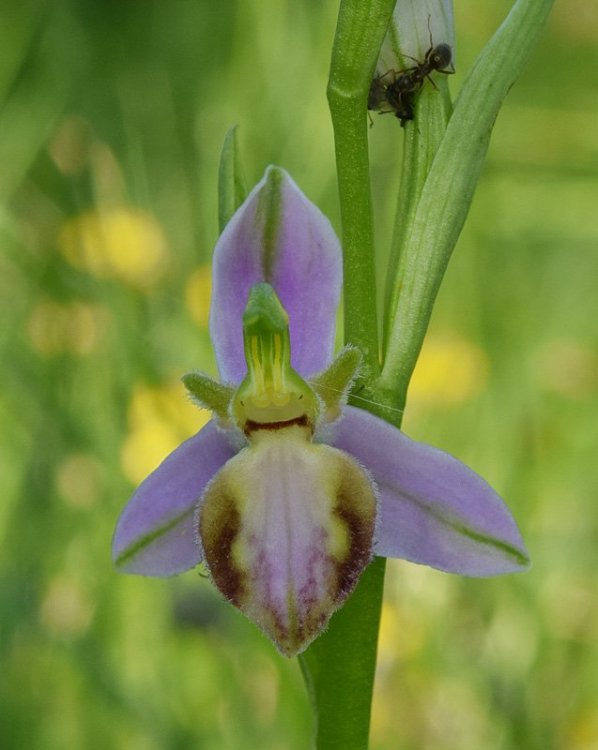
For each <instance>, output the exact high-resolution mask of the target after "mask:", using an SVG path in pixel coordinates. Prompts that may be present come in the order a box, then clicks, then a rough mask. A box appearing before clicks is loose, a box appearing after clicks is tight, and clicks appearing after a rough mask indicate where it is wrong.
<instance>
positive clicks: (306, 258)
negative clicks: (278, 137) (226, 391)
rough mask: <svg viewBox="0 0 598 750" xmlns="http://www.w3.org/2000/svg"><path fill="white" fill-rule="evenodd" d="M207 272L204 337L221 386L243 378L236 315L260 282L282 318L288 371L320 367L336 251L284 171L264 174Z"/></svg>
mask: <svg viewBox="0 0 598 750" xmlns="http://www.w3.org/2000/svg"><path fill="white" fill-rule="evenodd" d="M213 265H214V268H213V276H214V282H213V289H212V305H211V312H210V331H211V334H212V341H213V342H214V348H215V351H216V359H217V362H218V368H219V371H220V376H221V378H222V380H223V381H225V382H231V383H239V382H240V381H241V379H242V378H243V376H244V375H245V372H246V369H247V368H246V365H245V358H244V349H243V325H242V320H243V311H244V309H245V305H246V304H247V298H248V295H249V290H250V289H251V288H252V287H253V286H254V285H255V284H258V283H260V282H264V281H265V282H267V283H269V284H271V285H272V287H273V288H274V290H275V291H276V294H277V295H278V297H279V298H280V301H281V302H282V305H283V307H284V308H285V310H286V311H287V313H288V315H289V319H290V336H291V351H292V365H293V367H294V368H295V370H297V371H298V372H300V373H301V374H302V375H305V376H307V375H313V374H314V373H316V372H319V371H320V370H323V369H324V368H325V367H326V365H327V364H328V363H329V361H330V359H331V358H332V351H333V345H334V331H335V322H336V319H335V313H336V308H337V306H338V301H339V297H340V287H341V281H342V264H341V249H340V244H339V241H338V239H337V237H336V235H335V233H334V230H333V229H332V227H331V225H330V222H329V221H328V219H327V218H326V217H325V216H324V215H323V214H322V213H321V211H320V210H319V209H318V208H317V207H316V206H315V205H314V204H313V203H311V202H310V201H309V200H307V198H306V197H305V196H304V195H303V193H302V192H301V191H300V190H299V188H298V187H297V185H296V184H295V183H294V182H293V180H292V179H291V178H290V177H289V175H288V174H287V173H286V172H285V171H284V170H282V169H278V168H277V167H269V168H268V169H267V170H266V174H265V176H264V178H263V179H262V181H261V182H260V183H259V184H258V185H256V187H255V188H254V189H253V190H252V192H251V193H250V194H249V196H248V197H247V200H246V201H245V202H244V203H243V204H242V206H241V207H240V208H239V209H238V211H237V212H236V213H235V214H234V216H233V217H232V219H231V220H230V221H229V223H228V224H227V225H226V227H225V229H224V231H223V232H222V235H221V236H220V239H219V240H218V243H217V245H216V248H215V250H214V260H213Z"/></svg>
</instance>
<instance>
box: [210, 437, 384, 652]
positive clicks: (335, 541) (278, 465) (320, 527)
mask: <svg viewBox="0 0 598 750" xmlns="http://www.w3.org/2000/svg"><path fill="white" fill-rule="evenodd" d="M260 433H261V434H259V435H257V436H256V435H254V436H253V437H252V443H251V445H250V446H249V447H247V448H244V449H243V450H242V451H241V452H240V453H239V454H238V455H237V456H235V457H234V458H232V459H231V460H230V461H229V462H228V463H227V464H226V466H225V467H224V468H223V469H222V471H220V472H219V473H218V474H217V475H216V477H215V478H214V479H213V481H212V482H211V483H210V485H209V486H208V488H207V490H206V493H205V496H204V498H203V500H202V503H201V506H200V515H199V530H200V535H201V540H202V546H203V549H204V552H205V561H206V563H207V565H208V567H209V569H210V572H211V574H212V577H213V579H214V583H215V584H216V586H217V587H218V588H219V589H220V591H221V592H222V593H223V594H224V596H226V598H227V599H229V600H230V601H231V602H232V603H233V604H235V605H236V606H237V607H239V609H240V610H241V611H242V612H244V614H245V615H247V617H249V618H250V619H251V620H253V621H254V622H255V623H256V624H257V625H259V626H260V627H261V628H262V629H263V630H264V631H265V633H266V634H267V635H268V636H269V637H270V638H271V639H272V640H273V641H274V643H275V644H276V646H277V647H278V648H279V650H280V651H281V652H282V653H283V654H285V655H287V656H293V655H294V654H296V653H298V652H300V651H302V650H303V649H304V648H306V646H307V645H308V644H309V643H310V642H311V641H312V640H313V639H314V638H315V637H316V636H317V635H318V633H319V632H320V631H321V630H322V629H323V628H324V627H325V626H326V624H327V622H328V620H329V618H330V616H331V614H332V613H333V612H334V610H335V609H337V607H339V605H340V604H341V603H342V602H343V601H344V600H345V599H346V598H347V596H348V595H349V593H350V592H351V591H352V590H353V588H354V586H355V584H356V582H357V579H358V578H359V575H360V574H361V572H362V571H363V569H364V567H365V566H366V565H367V564H368V562H369V561H370V559H371V554H372V539H373V534H374V524H375V516H376V496H375V493H374V489H373V487H372V484H371V482H370V480H369V478H368V477H367V475H366V474H365V472H364V471H363V470H362V469H361V468H360V467H359V465H358V464H357V462H356V461H354V460H353V459H352V458H351V457H350V456H347V455H346V454H344V453H343V452H341V451H339V450H337V449H335V448H332V447H330V446H327V445H316V444H313V443H311V442H309V441H308V439H307V438H306V431H305V429H304V428H301V427H297V426H293V427H286V428H283V429H277V430H272V431H268V430H262V431H260Z"/></svg>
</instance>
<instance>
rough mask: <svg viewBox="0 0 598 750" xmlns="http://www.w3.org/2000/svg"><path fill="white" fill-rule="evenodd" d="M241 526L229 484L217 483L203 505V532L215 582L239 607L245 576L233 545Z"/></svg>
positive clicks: (201, 525)
mask: <svg viewBox="0 0 598 750" xmlns="http://www.w3.org/2000/svg"><path fill="white" fill-rule="evenodd" d="M222 484H224V483H222ZM240 526H241V519H240V516H239V511H238V509H237V506H236V504H235V501H234V497H233V496H232V494H230V493H229V492H227V488H226V485H224V486H220V483H218V482H216V483H215V484H213V485H212V487H211V488H210V489H209V490H208V494H207V496H206V498H205V500H204V503H203V505H202V508H201V513H200V521H199V533H200V536H201V542H202V545H203V550H204V554H205V558H206V562H207V564H208V567H209V569H210V573H211V574H212V578H213V579H214V583H215V584H216V586H217V587H218V588H219V589H220V591H221V592H222V593H223V594H224V596H225V597H226V598H227V599H228V600H229V601H231V602H232V603H233V604H235V605H236V606H238V607H239V606H241V603H242V600H243V598H244V596H245V576H244V575H243V573H242V572H241V571H240V570H239V569H238V568H237V567H236V565H235V561H234V558H233V555H232V549H231V548H232V545H233V543H234V541H235V539H236V538H237V536H238V534H239V530H240Z"/></svg>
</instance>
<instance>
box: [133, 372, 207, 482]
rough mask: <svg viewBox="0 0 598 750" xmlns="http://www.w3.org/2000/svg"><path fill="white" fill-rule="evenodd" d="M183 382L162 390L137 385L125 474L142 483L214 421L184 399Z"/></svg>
mask: <svg viewBox="0 0 598 750" xmlns="http://www.w3.org/2000/svg"><path fill="white" fill-rule="evenodd" d="M184 393H185V389H184V388H183V385H182V383H180V382H179V381H173V382H169V383H166V384H164V385H162V386H159V387H150V386H146V385H142V384H138V385H136V386H135V388H134V390H133V396H132V398H131V403H130V405H129V426H130V431H129V434H128V435H127V437H126V438H125V441H124V443H123V446H122V450H121V464H122V467H123V471H124V473H125V475H126V477H127V479H129V480H130V481H131V482H132V483H133V484H139V483H140V482H141V481H142V480H143V479H145V477H146V476H147V475H148V474H149V473H150V472H152V471H153V470H154V469H155V468H156V467H157V466H158V464H160V462H161V461H162V460H163V459H164V458H166V456H167V455H168V454H169V453H170V452H171V451H173V450H174V449H175V448H176V447H177V446H178V445H179V444H180V443H181V441H182V440H186V439H187V438H189V437H191V435H194V434H195V433H196V432H197V431H198V430H199V429H200V428H201V427H203V426H204V425H205V424H206V423H207V422H208V421H209V419H210V416H211V415H210V412H209V411H206V410H204V409H198V408H197V407H196V406H194V405H193V404H192V403H191V401H189V400H188V399H186V398H184Z"/></svg>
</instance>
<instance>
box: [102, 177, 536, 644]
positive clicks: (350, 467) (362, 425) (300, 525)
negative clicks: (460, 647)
mask: <svg viewBox="0 0 598 750" xmlns="http://www.w3.org/2000/svg"><path fill="white" fill-rule="evenodd" d="M341 280H342V264H341V250H340V246H339V243H338V240H337V238H336V236H335V234H334V231H333V230H332V228H331V226H330V224H329V222H328V220H327V219H326V218H325V217H324V216H323V215H322V214H321V212H320V211H319V210H318V209H317V208H316V207H315V206H314V205H313V204H312V203H310V202H309V201H308V200H307V199H306V197H305V196H304V195H303V194H302V193H301V191H300V190H299V189H298V187H297V186H296V185H295V183H294V182H293V181H292V180H291V178H290V177H289V176H288V175H287V174H286V173H285V172H284V171H282V170H280V169H278V168H275V167H270V168H269V169H268V170H267V171H266V174H265V176H264V178H263V180H262V181H261V182H260V183H259V184H258V185H257V186H256V187H255V188H254V190H253V191H252V192H251V193H250V195H249V196H248V197H247V199H246V201H245V202H244V203H243V205H242V206H241V207H240V208H239V209H238V211H237V212H236V213H235V215H234V216H233V217H232V219H231V220H230V222H229V223H228V225H227V226H226V228H225V229H224V231H223V233H222V235H221V237H220V239H219V241H218V243H217V245H216V249H215V251H214V259H213V292H212V307H211V316H210V329H211V335H212V339H213V343H214V347H215V352H216V358H217V363H218V368H219V372H220V377H221V381H220V382H217V381H215V380H211V379H210V378H208V377H207V376H206V375H204V374H202V373H199V372H196V373H190V374H188V375H186V376H185V377H184V378H183V381H184V383H185V385H186V387H187V388H188V390H189V391H190V393H191V395H192V397H193V398H194V399H195V400H196V401H197V402H198V403H199V404H200V405H202V406H204V407H208V408H210V409H211V410H212V413H213V419H212V420H211V421H210V422H209V423H208V424H207V425H206V426H205V427H204V428H203V429H201V430H200V432H198V433H197V434H196V435H195V436H193V437H191V438H190V439H189V440H187V441H185V442H184V443H183V444H182V445H181V446H179V447H178V448H177V449H176V450H175V451H174V452H173V453H171V454H170V455H169V456H168V457H167V458H166V459H165V460H164V461H163V463H162V464H161V465H160V466H159V467H158V468H157V469H156V470H155V471H154V472H153V473H152V474H151V475H150V476H149V477H148V478H147V479H146V480H145V481H144V482H143V483H142V484H141V486H140V487H139V488H138V490H137V491H136V492H135V494H134V495H133V497H132V499H131V500H130V502H129V504H128V505H127V506H126V507H125V509H124V511H123V513H122V515H121V517H120V519H119V521H118V524H117V527H116V532H115V535H114V540H113V557H114V560H115V564H116V566H117V568H118V569H119V570H120V571H122V572H125V573H137V574H141V575H146V576H170V575H174V574H177V573H181V572H183V571H185V570H188V569H190V568H193V567H194V566H196V565H198V564H199V563H200V562H203V563H204V564H205V565H206V566H207V568H208V570H209V572H210V575H211V577H212V579H213V582H214V584H215V585H216V586H217V588H218V589H219V590H220V591H221V593H222V594H223V595H224V596H225V597H226V598H227V599H228V600H229V601H230V602H232V603H233V604H234V605H235V606H237V607H238V608H239V609H240V610H241V611H242V612H243V613H244V614H245V615H247V616H248V617H249V618H250V619H251V620H253V621H254V622H255V623H256V624H257V625H258V626H259V627H261V628H262V629H263V631H264V632H265V633H266V634H267V635H268V636H269V637H270V638H271V639H272V641H273V642H274V643H275V644H276V646H277V647H278V649H279V650H280V651H281V652H282V653H283V654H285V655H287V656H292V655H295V654H297V653H299V652H301V651H302V650H303V649H305V648H306V647H307V645H308V644H309V643H310V642H311V641H312V640H313V639H314V638H315V637H316V636H317V635H318V634H319V633H320V632H321V631H322V630H323V629H324V628H325V627H326V625H327V623H328V620H329V619H330V617H331V615H332V613H333V612H334V611H335V610H336V609H337V608H338V607H340V606H341V605H342V603H343V602H344V601H345V600H346V598H347V597H348V596H349V594H350V593H351V591H352V590H353V589H354V587H355V585H356V583H357V581H358V579H359V576H360V575H361V573H362V572H363V570H364V568H365V567H366V566H367V565H368V563H369V562H370V560H371V559H372V556H373V555H382V556H386V557H398V558H403V559H405V560H409V561H411V562H415V563H421V564H424V565H429V566H432V567H434V568H438V569H440V570H443V571H447V572H451V573H460V574H463V575H468V576H492V575H497V574H501V573H508V572H513V571H518V570H522V569H524V568H525V567H526V566H527V564H528V558H527V552H526V550H525V547H524V545H523V542H522V540H521V537H520V535H519V532H518V530H517V526H516V524H515V522H514V520H513V518H512V516H511V514H510V512H509V511H508V509H507V507H506V506H505V504H504V503H503V501H502V500H501V499H500V498H499V496H498V495H497V494H496V493H495V492H494V490H493V489H492V488H491V487H490V486H489V485H488V484H487V483H486V482H485V481H484V480H483V479H481V477H479V476H478V475H477V474H476V473H475V472H473V471H472V470H471V469H469V468H468V467H467V466H465V465H464V464H463V463H461V462H460V461H458V460H457V459H456V458H453V457H452V456H450V455H448V454H447V453H444V452H442V451H440V450H437V449H436V448H432V447H431V446H429V445H425V444H422V443H418V442H415V441H413V440H411V439H409V438H408V437H407V436H406V435H404V434H403V433H402V432H401V431H400V430H398V429H397V428H395V427H394V426H392V425H390V424H388V423H386V422H384V421H383V420H381V419H379V418H378V417H376V416H373V415H372V414H370V413H368V412H366V411H363V410H360V409H357V408H355V407H353V406H349V405H347V404H346V401H347V396H348V394H349V392H350V388H351V385H352V382H353V379H354V377H355V375H356V374H357V371H358V369H359V365H360V358H361V357H360V354H359V352H358V351H357V350H356V349H354V348H351V347H347V348H346V349H344V350H342V351H341V353H340V354H339V355H338V356H337V357H336V359H333V347H334V332H335V315H336V308H337V305H338V302H339V296H340V289H341Z"/></svg>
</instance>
